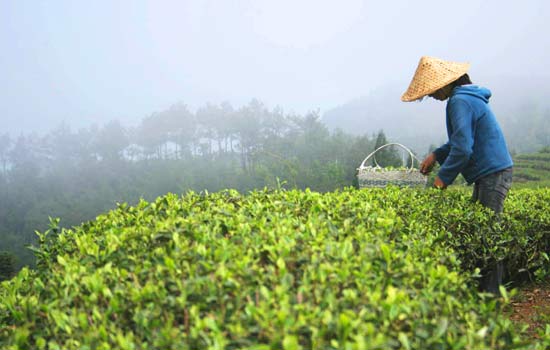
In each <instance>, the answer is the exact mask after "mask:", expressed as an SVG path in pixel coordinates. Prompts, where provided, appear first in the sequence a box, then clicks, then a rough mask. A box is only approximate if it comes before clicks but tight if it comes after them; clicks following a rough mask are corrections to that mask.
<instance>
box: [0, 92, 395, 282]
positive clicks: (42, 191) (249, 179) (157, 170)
mask: <svg viewBox="0 0 550 350" xmlns="http://www.w3.org/2000/svg"><path fill="white" fill-rule="evenodd" d="M387 142H388V141H387V139H386V136H385V134H384V132H383V131H382V130H380V131H378V132H377V133H373V134H372V135H363V136H352V135H350V134H346V133H344V132H342V131H340V130H336V131H333V132H330V131H329V130H328V128H327V127H326V126H325V125H324V124H323V122H322V121H321V118H320V116H319V113H318V112H316V111H313V112H309V113H307V114H306V115H298V114H293V113H290V114H289V113H284V112H283V110H282V109H280V108H274V109H271V110H270V109H268V108H267V107H266V106H265V105H264V104H263V103H261V102H260V101H258V100H252V101H251V102H250V103H249V104H247V105H245V106H242V107H241V108H238V109H235V108H233V107H232V106H231V105H230V104H228V103H222V104H219V105H215V104H207V105H205V106H203V107H201V108H199V109H197V110H196V111H195V112H192V111H190V110H189V109H188V108H187V107H186V106H185V105H184V104H177V105H174V106H172V107H170V108H168V109H166V110H164V111H162V112H159V113H154V114H152V115H151V116H149V117H147V118H144V119H143V120H142V121H141V123H140V124H139V125H137V126H135V127H125V126H123V125H122V124H121V123H119V122H118V121H111V122H109V123H106V124H105V125H102V126H91V127H89V128H83V129H79V130H72V128H71V127H70V126H69V125H68V124H66V123H63V124H61V125H59V126H57V127H56V128H54V129H53V130H51V131H50V132H48V133H46V134H45V135H38V134H22V135H19V136H17V137H13V136H11V135H8V134H3V135H0V237H1V238H2V239H1V240H0V252H4V253H3V254H4V255H2V259H0V260H2V261H4V262H7V263H9V264H11V265H13V266H14V269H16V268H19V267H21V266H23V265H30V266H32V265H33V263H34V258H33V256H32V253H31V251H30V250H29V249H27V248H26V246H28V245H30V244H34V243H35V239H36V234H35V231H44V230H46V229H47V228H48V224H49V219H48V218H49V217H59V218H60V219H61V225H62V226H64V227H70V226H74V225H78V224H80V223H82V222H84V221H87V220H92V219H93V218H95V216H97V215H98V214H100V213H102V212H105V211H107V210H109V209H112V208H114V207H115V206H116V203H121V202H127V203H130V204H133V203H136V202H137V201H138V200H139V199H140V198H144V199H146V200H152V199H154V198H156V197H157V196H159V195H163V194H165V193H167V192H174V193H185V192H186V191H203V190H207V191H218V190H222V189H226V188H233V189H237V190H239V191H242V192H246V191H248V190H252V189H255V188H263V187H273V188H275V187H292V188H300V189H305V188H310V189H312V190H316V191H331V190H334V189H337V188H342V187H345V186H352V185H354V183H355V181H356V178H355V175H356V173H355V172H356V168H357V166H358V165H359V164H360V163H361V161H362V160H363V159H364V158H365V157H366V155H367V154H368V153H370V152H371V151H372V150H374V149H375V148H376V147H378V146H380V145H382V144H385V143H387ZM395 152H396V151H384V152H380V154H379V155H377V161H378V163H380V164H381V165H400V164H401V160H400V157H399V156H398V155H397V153H395ZM9 254H12V255H15V257H16V259H15V260H14V259H13V257H12V256H10V255H9ZM7 263H5V264H7ZM7 270H9V269H7ZM4 274H5V275H9V271H8V272H5V273H4ZM0 279H2V276H0Z"/></svg>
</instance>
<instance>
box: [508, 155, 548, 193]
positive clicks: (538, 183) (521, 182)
mask: <svg viewBox="0 0 550 350" xmlns="http://www.w3.org/2000/svg"><path fill="white" fill-rule="evenodd" d="M514 163H515V166H514V183H515V184H517V185H518V186H519V187H543V186H550V148H544V149H542V150H541V151H540V152H537V153H530V154H521V155H517V156H515V157H514Z"/></svg>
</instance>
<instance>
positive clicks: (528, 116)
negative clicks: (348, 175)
mask: <svg viewBox="0 0 550 350" xmlns="http://www.w3.org/2000/svg"><path fill="white" fill-rule="evenodd" d="M472 79H474V84H477V85H481V86H484V87H487V88H488V89H489V90H491V92H492V97H491V99H490V101H489V103H490V105H491V107H492V109H493V112H494V113H495V115H496V116H497V119H498V121H499V122H500V125H501V127H502V129H503V132H504V134H505V136H506V138H507V143H508V146H509V148H510V151H511V152H512V153H516V152H519V153H523V152H533V151H537V150H538V149H540V148H541V147H544V146H548V145H550V136H547V135H550V134H549V133H548V132H550V99H548V97H549V96H550V83H549V82H550V80H548V79H543V78H541V77H534V78H529V79H527V78H517V77H494V78H487V79H486V80H485V81H487V82H488V83H487V84H485V82H484V81H478V80H475V77H472ZM405 89H406V86H402V85H398V84H391V85H386V86H385V87H383V88H380V89H376V90H374V91H372V92H371V93H370V94H368V95H366V96H363V97H360V98H356V99H354V100H352V101H350V102H348V103H346V104H343V105H340V106H337V107H335V108H333V109H330V110H327V111H326V112H325V113H324V114H323V117H322V120H323V122H324V123H325V124H326V125H327V126H328V127H329V128H330V129H337V128H339V129H342V130H343V131H345V132H348V133H352V134H374V133H377V132H378V131H379V130H384V133H385V134H386V137H387V138H388V139H389V140H391V141H393V142H399V143H403V144H405V145H407V146H408V147H410V148H412V149H414V150H415V151H416V152H417V153H418V154H420V155H423V154H426V153H427V152H428V149H429V147H430V145H436V146H439V145H440V144H441V143H443V142H446V140H447V135H446V129H445V105H446V102H440V101H436V100H434V99H432V98H425V99H424V100H423V101H420V102H409V103H405V102H401V100H400V97H401V94H402V93H403V91H404V90H405Z"/></svg>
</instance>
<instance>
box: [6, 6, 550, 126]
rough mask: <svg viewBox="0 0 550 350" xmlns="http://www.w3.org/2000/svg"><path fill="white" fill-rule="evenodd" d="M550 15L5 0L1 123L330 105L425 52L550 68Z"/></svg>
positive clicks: (483, 64)
mask: <svg viewBox="0 0 550 350" xmlns="http://www.w3.org/2000/svg"><path fill="white" fill-rule="evenodd" d="M549 18H550V1H544V0H540V1H539V0H531V1H529V0H526V1H512V0H504V1H503V0H500V1H497V0H483V1H482V0H477V1H474V0H462V1H460V2H456V1H455V2H446V1H440V0H439V1H435V0H427V1H421V0H418V1H406V0H396V1H367V0H341V1H328V0H292V1H291V0H277V1H275V0H269V1H268V0H187V1H186V0H183V1H175V0H174V1H161V0H155V1H136V0H132V1H113V0H94V1H75V0H65V1H61V0H58V1H56V0H49V1H46V0H0V118H1V121H2V124H1V125H2V127H1V129H0V133H2V132H5V131H8V132H11V133H18V132H20V131H31V130H38V131H45V130H49V129H51V128H53V127H55V126H56V125H57V124H59V123H60V122H61V121H63V120H65V121H67V122H68V123H69V124H70V125H72V126H74V127H81V126H88V125H89V124H91V123H93V122H97V123H104V122H106V121H108V120H111V119H119V120H121V121H122V122H123V123H130V122H132V121H138V120H141V118H143V117H144V116H147V115H150V114H151V113H153V112H155V111H160V110H163V109H166V108H168V107H169V106H170V105H171V104H174V103H177V102H183V103H186V104H188V105H189V106H190V107H191V109H195V108H197V107H199V106H202V105H204V104H205V103H206V102H213V103H219V102H222V101H229V102H230V103H232V104H233V105H234V106H235V107H239V106H240V105H242V104H245V103H247V102H248V101H250V100H251V99H252V98H258V99H260V100H261V101H263V102H265V103H266V104H267V105H268V106H269V107H270V108H272V107H274V106H276V105H280V106H281V107H283V108H284V110H285V111H295V112H297V113H305V112H306V111H308V110H313V109H320V110H321V112H323V111H325V110H327V109H330V108H332V107H334V106H336V105H339V104H342V103H345V102H347V101H349V100H351V99H353V98H356V97H359V96H362V95H367V94H369V92H370V91H373V90H375V89H377V88H379V87H381V86H384V85H387V84H396V83H397V84H402V85H403V90H405V89H406V87H407V84H408V82H409V81H410V79H411V77H412V74H413V73H414V70H415V68H416V65H417V63H418V59H419V58H420V56H422V55H432V56H438V57H441V58H444V59H449V60H456V61H469V62H471V63H472V69H471V73H472V75H473V76H474V77H475V79H474V80H477V81H479V80H481V81H483V80H484V79H485V80H490V77H494V76H499V75H518V76H526V77H529V76H549V74H548V71H549V70H548V68H547V67H548V63H549V62H550V53H549V48H550V24H549V22H550V21H549ZM399 97H400V96H396V98H395V103H402V102H400V100H399Z"/></svg>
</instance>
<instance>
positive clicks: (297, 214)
mask: <svg viewBox="0 0 550 350" xmlns="http://www.w3.org/2000/svg"><path fill="white" fill-rule="evenodd" d="M548 203H550V191H548V190H521V191H516V192H512V193H511V195H510V197H509V199H508V200H507V203H506V211H505V213H504V215H503V216H502V217H501V218H500V219H499V220H497V219H496V218H494V217H493V216H492V215H491V214H490V213H489V212H487V211H486V210H484V209H483V208H481V207H480V206H478V205H475V204H472V203H470V201H469V199H468V196H467V195H465V194H463V193H461V192H453V191H445V192H439V191H433V190H427V191H415V190H399V189H397V188H390V189H387V190H381V189H373V190H354V189H346V190H344V191H341V192H333V193H326V194H320V193H315V192H310V191H258V192H253V193H250V194H247V195H242V194H239V193H237V192H234V191H227V192H223V193H215V194H196V193H191V194H188V195H186V196H184V197H178V196H176V195H167V196H165V197H161V198H159V199H158V200H156V201H155V202H154V203H147V202H141V203H139V204H138V205H137V206H135V207H131V206H128V205H125V204H123V205H121V206H120V207H119V208H118V209H117V210H114V211H112V212H109V213H107V214H105V215H102V216H99V217H98V218H97V219H96V220H95V221H92V222H89V223H85V224H83V225H81V226H79V227H76V228H74V229H72V230H58V229H56V228H52V230H50V231H49V232H47V233H44V234H41V235H40V239H41V242H42V244H41V247H40V248H39V249H37V255H38V268H37V269H36V270H34V271H30V270H27V269H24V270H22V271H21V272H20V273H19V274H18V275H17V276H16V277H15V278H14V279H12V280H11V281H7V282H4V283H3V284H2V285H1V287H0V298H1V300H2V303H1V304H0V348H2V349H51V350H54V349H63V350H66V349H67V350H68V349H90V350H91V349H245V348H246V349H258V350H259V349H511V348H519V349H544V348H545V346H548V345H550V341H548V339H550V332H547V333H548V334H546V335H542V337H541V338H540V339H538V340H536V341H533V340H532V339H527V338H525V337H524V336H523V334H522V331H521V329H520V327H518V326H517V325H514V324H512V323H511V321H509V320H508V319H507V318H506V317H504V316H503V315H502V314H501V311H502V305H499V304H498V303H497V302H496V300H495V299H494V298H492V297H491V296H489V295H485V294H479V293H478V292H477V289H476V275H477V274H478V272H479V270H478V269H477V268H484V267H486V266H488V265H490V264H492V263H494V261H496V260H497V259H499V260H500V259H503V260H504V261H505V264H506V266H507V269H508V271H509V272H510V274H509V276H508V278H509V279H510V280H516V281H518V280H520V279H525V278H526V277H534V276H537V277H540V278H543V277H546V276H548V274H549V269H548V255H547V252H549V248H550V247H549V242H550V212H549V209H550V206H549V204H548Z"/></svg>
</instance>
